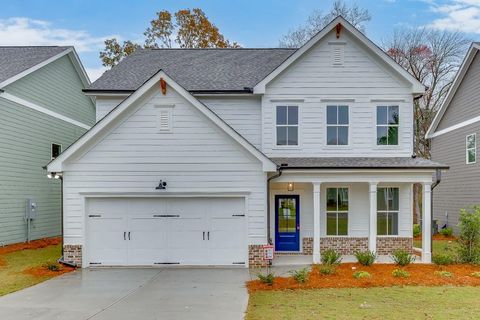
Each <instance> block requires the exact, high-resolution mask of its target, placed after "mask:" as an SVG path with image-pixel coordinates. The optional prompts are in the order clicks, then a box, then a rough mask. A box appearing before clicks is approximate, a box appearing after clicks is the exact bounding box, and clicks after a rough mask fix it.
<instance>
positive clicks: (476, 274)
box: [470, 271, 480, 278]
mask: <svg viewBox="0 0 480 320" xmlns="http://www.w3.org/2000/svg"><path fill="white" fill-rule="evenodd" d="M470 275H471V276H472V277H475V278H480V271H477V272H472V273H470Z"/></svg>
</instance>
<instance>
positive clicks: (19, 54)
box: [0, 46, 71, 82]
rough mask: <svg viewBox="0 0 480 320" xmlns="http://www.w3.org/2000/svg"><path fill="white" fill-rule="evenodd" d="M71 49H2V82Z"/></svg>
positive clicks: (0, 61)
mask: <svg viewBox="0 0 480 320" xmlns="http://www.w3.org/2000/svg"><path fill="white" fill-rule="evenodd" d="M69 48H71V47H56V46H49V47H0V82H3V81H5V80H7V79H9V78H11V77H13V76H15V75H17V74H19V73H21V72H23V71H25V70H27V69H30V68H31V67H33V66H35V65H37V64H39V63H41V62H43V61H45V60H47V59H49V58H51V57H53V56H55V55H57V54H59V53H60V52H63V51H65V50H67V49H69Z"/></svg>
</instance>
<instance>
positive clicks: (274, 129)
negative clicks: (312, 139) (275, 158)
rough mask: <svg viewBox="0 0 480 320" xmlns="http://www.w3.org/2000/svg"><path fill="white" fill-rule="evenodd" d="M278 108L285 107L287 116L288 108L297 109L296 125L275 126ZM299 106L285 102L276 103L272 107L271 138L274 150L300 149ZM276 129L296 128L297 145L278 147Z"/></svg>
mask: <svg viewBox="0 0 480 320" xmlns="http://www.w3.org/2000/svg"><path fill="white" fill-rule="evenodd" d="M278 107H287V114H288V107H297V110H298V113H297V118H298V121H297V124H296V125H289V124H281V125H277V110H278ZM300 110H301V108H300V104H298V103H289V102H288V101H286V103H276V104H274V105H273V116H274V120H273V125H274V127H273V138H274V144H273V146H274V149H300V148H301V147H300V146H301V133H300V124H301V120H300V119H301V112H300ZM277 127H297V144H292V145H288V144H286V145H279V144H277Z"/></svg>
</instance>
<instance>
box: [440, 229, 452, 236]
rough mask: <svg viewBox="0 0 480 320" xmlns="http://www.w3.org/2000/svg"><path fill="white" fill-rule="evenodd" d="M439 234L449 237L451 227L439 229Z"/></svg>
mask: <svg viewBox="0 0 480 320" xmlns="http://www.w3.org/2000/svg"><path fill="white" fill-rule="evenodd" d="M440 234H442V235H443V236H444V237H451V236H452V235H453V229H452V228H445V229H441V230H440Z"/></svg>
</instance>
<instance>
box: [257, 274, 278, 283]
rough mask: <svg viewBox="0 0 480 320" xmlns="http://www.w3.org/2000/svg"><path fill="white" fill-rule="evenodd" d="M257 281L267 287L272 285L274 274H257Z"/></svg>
mask: <svg viewBox="0 0 480 320" xmlns="http://www.w3.org/2000/svg"><path fill="white" fill-rule="evenodd" d="M257 277H258V279H259V280H260V281H262V282H263V283H265V284H268V285H269V286H271V285H273V281H274V279H275V274H274V273H273V272H270V271H267V273H265V274H263V273H259V274H258V275H257Z"/></svg>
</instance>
